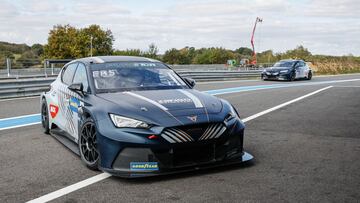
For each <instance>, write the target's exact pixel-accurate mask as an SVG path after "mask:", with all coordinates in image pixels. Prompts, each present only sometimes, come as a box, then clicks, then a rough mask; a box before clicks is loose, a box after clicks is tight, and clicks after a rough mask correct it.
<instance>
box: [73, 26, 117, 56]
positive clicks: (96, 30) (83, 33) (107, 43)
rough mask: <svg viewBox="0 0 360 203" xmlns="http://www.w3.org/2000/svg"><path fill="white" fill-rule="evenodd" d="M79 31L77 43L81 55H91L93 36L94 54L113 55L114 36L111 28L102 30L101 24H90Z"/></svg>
mask: <svg viewBox="0 0 360 203" xmlns="http://www.w3.org/2000/svg"><path fill="white" fill-rule="evenodd" d="M78 32H79V34H78V37H77V45H78V47H79V51H80V53H79V57H86V56H89V55H90V53H91V50H90V47H91V37H92V47H93V49H92V54H93V56H99V55H111V53H112V51H113V49H112V46H113V41H114V36H113V34H112V32H111V31H110V30H102V29H101V27H100V26H99V25H90V26H89V27H87V28H83V29H80V30H78Z"/></svg>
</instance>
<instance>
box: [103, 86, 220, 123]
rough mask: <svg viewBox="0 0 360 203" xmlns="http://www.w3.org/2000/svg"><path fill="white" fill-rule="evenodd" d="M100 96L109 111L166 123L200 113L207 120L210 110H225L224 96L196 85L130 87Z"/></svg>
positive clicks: (214, 111) (200, 118) (211, 112)
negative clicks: (129, 89) (199, 89)
mask: <svg viewBox="0 0 360 203" xmlns="http://www.w3.org/2000/svg"><path fill="white" fill-rule="evenodd" d="M97 96H98V97H99V98H101V99H103V100H106V101H108V104H109V105H108V106H107V107H106V109H107V110H108V113H114V114H119V115H122V116H128V117H131V118H135V119H139V120H144V121H148V122H150V123H156V124H162V125H164V122H165V120H166V119H169V118H170V120H171V119H173V120H176V121H177V122H180V123H182V124H186V123H188V122H189V118H188V117H189V116H194V115H196V116H197V117H198V118H197V119H196V120H197V121H201V120H204V122H205V121H206V120H207V121H209V115H210V114H216V113H219V112H221V110H222V102H221V100H220V99H218V98H216V97H214V96H211V95H209V94H206V93H203V92H200V91H197V90H193V89H175V90H174V89H172V90H146V91H129V92H119V93H104V94H98V95H97ZM190 120H191V119H190ZM165 123H166V122H165ZM170 123H171V122H170ZM170 123H169V122H167V124H169V125H171V124H170Z"/></svg>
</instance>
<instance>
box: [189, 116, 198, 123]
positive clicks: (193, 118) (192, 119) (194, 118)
mask: <svg viewBox="0 0 360 203" xmlns="http://www.w3.org/2000/svg"><path fill="white" fill-rule="evenodd" d="M187 118H188V119H190V120H191V121H192V122H196V120H197V116H188V117H187Z"/></svg>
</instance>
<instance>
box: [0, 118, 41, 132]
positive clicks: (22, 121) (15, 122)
mask: <svg viewBox="0 0 360 203" xmlns="http://www.w3.org/2000/svg"><path fill="white" fill-rule="evenodd" d="M40 121H41V116H40V114H35V115H29V116H24V117H21V118H17V117H15V118H7V119H1V120H0V130H1V129H6V128H12V127H16V126H23V125H28V124H31V123H38V122H40Z"/></svg>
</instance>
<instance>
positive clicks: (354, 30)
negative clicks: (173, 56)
mask: <svg viewBox="0 0 360 203" xmlns="http://www.w3.org/2000/svg"><path fill="white" fill-rule="evenodd" d="M256 17H260V18H262V19H263V22H262V23H260V24H258V28H257V30H256V33H255V49H256V51H257V52H261V51H265V50H269V49H271V50H273V51H274V52H284V51H286V50H288V49H293V48H295V47H296V46H298V45H303V46H305V47H306V48H308V49H309V51H311V52H312V53H313V54H326V55H348V54H353V55H356V56H359V55H360V2H359V1H358V0H317V1H309V0H298V1H295V0H207V1H205V0H181V1H180V0H178V1H175V0H167V1H165V0H151V1H150V0H148V1H146V0H139V1H136V0H132V1H131V0H128V1H127V0H122V1H121V0H118V1H115V0H102V1H95V0H77V1H75V0H74V1H71V0H61V1H59V0H57V1H51V0H48V1H44V0H12V1H8V0H0V41H7V42H12V43H26V44H28V45H32V44H34V43H40V44H46V43H47V38H48V33H49V31H50V30H51V29H52V28H53V26H54V25H57V24H62V25H64V24H70V25H72V26H75V27H77V28H83V27H86V26H88V25H91V24H98V25H100V26H101V27H102V28H103V29H110V30H111V31H112V33H113V35H114V37H115V41H114V48H115V49H142V50H146V49H147V47H148V45H149V44H151V43H155V44H156V46H157V47H158V48H159V50H160V53H163V52H165V51H166V50H168V49H170V48H183V47H185V46H192V47H196V48H202V47H224V48H227V49H236V48H239V47H251V44H250V36H251V31H252V28H253V26H254V22H255V19H256Z"/></svg>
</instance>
